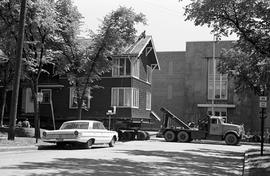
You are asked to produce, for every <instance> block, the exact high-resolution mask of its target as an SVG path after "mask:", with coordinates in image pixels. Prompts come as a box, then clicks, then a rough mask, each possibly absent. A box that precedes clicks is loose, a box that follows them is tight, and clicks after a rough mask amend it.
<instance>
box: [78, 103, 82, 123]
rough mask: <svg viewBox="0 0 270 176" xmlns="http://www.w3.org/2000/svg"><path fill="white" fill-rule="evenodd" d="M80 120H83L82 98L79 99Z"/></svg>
mask: <svg viewBox="0 0 270 176" xmlns="http://www.w3.org/2000/svg"><path fill="white" fill-rule="evenodd" d="M78 120H82V98H78Z"/></svg>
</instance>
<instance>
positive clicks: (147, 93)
mask: <svg viewBox="0 0 270 176" xmlns="http://www.w3.org/2000/svg"><path fill="white" fill-rule="evenodd" d="M146 110H151V92H146Z"/></svg>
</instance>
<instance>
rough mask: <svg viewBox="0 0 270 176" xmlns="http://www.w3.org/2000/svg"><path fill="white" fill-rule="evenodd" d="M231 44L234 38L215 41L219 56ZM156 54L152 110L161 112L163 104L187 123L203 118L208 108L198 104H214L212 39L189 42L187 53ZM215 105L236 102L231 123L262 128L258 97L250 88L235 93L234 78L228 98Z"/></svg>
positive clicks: (230, 110)
mask: <svg viewBox="0 0 270 176" xmlns="http://www.w3.org/2000/svg"><path fill="white" fill-rule="evenodd" d="M232 46H233V41H219V42H217V43H215V47H216V50H215V53H216V57H219V56H220V52H221V51H222V49H225V48H226V49H229V48H230V47H232ZM157 55H158V58H159V63H160V67H161V70H160V71H158V70H155V71H154V73H153V85H152V86H153V87H152V92H153V96H152V109H153V110H154V111H155V112H156V113H158V115H161V113H160V112H159V109H160V107H162V106H164V107H167V108H168V109H169V110H170V111H171V112H172V113H174V114H175V115H176V116H179V117H181V119H183V120H184V121H186V122H188V121H195V122H196V121H197V120H198V119H200V118H202V117H204V116H205V115H206V113H207V108H201V107H198V104H211V100H208V99H207V91H208V90H207V89H208V87H207V85H208V80H207V79H208V70H207V58H212V57H213V42H212V41H209V42H187V43H186V51H185V52H157ZM172 63H173V64H172ZM171 65H173V66H171ZM170 89H171V90H170ZM215 104H232V105H235V108H227V116H228V122H232V123H236V124H244V125H245V129H246V130H248V129H251V130H252V131H259V130H260V119H259V118H258V117H259V116H260V114H259V111H260V108H259V104H258V97H257V96H255V95H254V94H253V92H250V91H248V90H246V91H245V92H238V94H236V93H235V92H234V84H233V80H229V83H228V99H227V100H215ZM265 127H266V128H270V117H268V118H266V119H265Z"/></svg>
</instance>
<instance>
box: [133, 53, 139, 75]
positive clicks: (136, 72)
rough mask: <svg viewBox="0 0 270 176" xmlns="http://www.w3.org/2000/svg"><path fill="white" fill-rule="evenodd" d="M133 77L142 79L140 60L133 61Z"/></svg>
mask: <svg viewBox="0 0 270 176" xmlns="http://www.w3.org/2000/svg"><path fill="white" fill-rule="evenodd" d="M132 76H134V77H136V78H139V77H140V59H139V58H136V59H135V61H132Z"/></svg>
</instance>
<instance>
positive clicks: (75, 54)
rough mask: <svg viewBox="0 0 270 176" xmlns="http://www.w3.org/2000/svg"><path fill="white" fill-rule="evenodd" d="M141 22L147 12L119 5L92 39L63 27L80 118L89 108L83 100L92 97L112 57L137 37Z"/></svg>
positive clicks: (67, 71) (64, 57)
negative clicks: (138, 25)
mask: <svg viewBox="0 0 270 176" xmlns="http://www.w3.org/2000/svg"><path fill="white" fill-rule="evenodd" d="M61 7H63V6H61ZM60 11H61V10H60ZM61 20H62V19H61ZM62 21H63V20H62ZM137 23H143V24H146V19H145V16H144V15H143V14H141V13H139V14H137V13H135V12H134V11H133V9H131V8H126V7H119V8H118V9H117V10H115V11H112V12H111V13H109V14H108V15H106V16H105V18H104V20H103V22H102V24H101V25H100V26H99V29H98V31H97V33H94V32H91V33H90V39H89V40H85V39H80V38H78V37H77V36H76V35H66V33H65V31H67V30H64V29H66V28H65V27H63V29H62V31H61V36H62V41H61V42H62V43H61V44H60V45H58V46H61V47H62V49H61V51H62V53H61V55H62V57H61V58H62V62H63V63H64V64H61V65H62V66H64V69H63V70H64V71H65V72H64V74H66V75H67V76H68V79H69V82H70V84H71V86H73V87H75V93H76V98H77V106H78V119H81V116H82V109H87V108H86V107H84V106H83V105H84V103H83V102H84V101H85V100H87V99H88V98H89V91H90V90H91V89H93V88H96V87H98V86H97V85H95V81H96V80H98V79H100V76H101V75H102V74H103V73H104V72H107V71H109V70H110V69H111V66H112V62H111V59H110V57H111V56H112V55H114V54H119V53H121V52H122V51H123V49H124V48H126V47H127V46H129V45H130V44H132V43H133V42H134V41H135V37H136V33H137V31H136V28H135V25H136V24H137ZM74 32H75V31H74ZM89 88H90V89H89Z"/></svg>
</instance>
